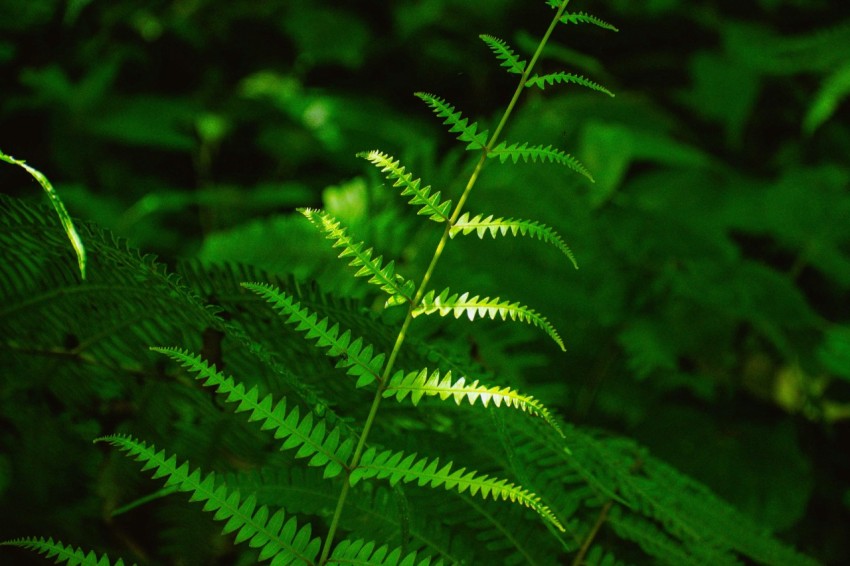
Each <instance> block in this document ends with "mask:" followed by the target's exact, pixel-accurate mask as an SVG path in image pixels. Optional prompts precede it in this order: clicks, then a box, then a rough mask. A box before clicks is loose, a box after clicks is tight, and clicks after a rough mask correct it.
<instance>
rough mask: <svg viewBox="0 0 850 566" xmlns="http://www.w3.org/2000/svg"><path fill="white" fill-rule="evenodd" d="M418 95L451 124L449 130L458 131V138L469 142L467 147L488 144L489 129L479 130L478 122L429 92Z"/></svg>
mask: <svg viewBox="0 0 850 566" xmlns="http://www.w3.org/2000/svg"><path fill="white" fill-rule="evenodd" d="M416 96H417V98H420V99H421V100H423V101H425V104H427V105H428V106H430V107H431V110H433V111H434V114H436V115H437V116H439V117H440V118H443V119H444V121H443V124H445V125H447V126H451V127H450V128H449V132H452V133H457V135H458V136H457V139H459V140H460V141H463V142H467V146H466V149H472V150H475V149H484V146H486V145H487V134H488V132H487V130H482V131H481V132H479V131H478V123H477V122H472V123H469V119H467V118H464V117H463V116H462V115H461V113H460V112H457V111H456V110H455V108H454V106H452V105H451V104H449V103H448V102H446V101H445V100H443V99H442V98H440V97H438V96H434V95H433V94H428V93H427V92H417V93H416Z"/></svg>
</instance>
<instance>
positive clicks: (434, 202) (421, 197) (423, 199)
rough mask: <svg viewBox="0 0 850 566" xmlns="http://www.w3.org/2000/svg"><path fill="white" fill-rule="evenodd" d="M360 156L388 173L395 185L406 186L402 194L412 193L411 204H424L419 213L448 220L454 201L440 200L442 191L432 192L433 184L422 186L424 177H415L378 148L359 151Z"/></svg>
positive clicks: (436, 218)
mask: <svg viewBox="0 0 850 566" xmlns="http://www.w3.org/2000/svg"><path fill="white" fill-rule="evenodd" d="M357 156H358V157H362V158H363V159H366V160H367V161H369V162H370V163H372V164H373V165H375V166H377V167H379V168H380V169H381V173H386V174H387V179H389V180H390V181H395V183H393V187H404V188H403V190H402V191H401V195H402V196H407V195H412V196H411V198H410V200H409V201H407V202H408V203H409V204H414V205H422V208H420V209H419V212H418V213H417V214H420V215H424V216H428V218H430V219H431V220H434V221H436V222H448V221H449V215H450V214H451V209H452V201H450V200H447V201H445V202H441V201H440V191H437V192H435V193H434V194H431V185H427V186H425V187H424V188H422V187H421V184H422V179H416V180H414V179H413V175H412V174H411V173H406V172H405V170H404V167H402V166H401V162H400V161H397V160H394V159H393V158H392V157H391V156H389V155H387V154H386V153H383V152H380V151H378V150H372V151H370V152H368V153H358V154H357Z"/></svg>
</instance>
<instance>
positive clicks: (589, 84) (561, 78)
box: [525, 71, 614, 97]
mask: <svg viewBox="0 0 850 566" xmlns="http://www.w3.org/2000/svg"><path fill="white" fill-rule="evenodd" d="M556 83H557V84H561V83H572V84H577V85H579V86H583V87H586V88H589V89H590V90H595V91H597V92H603V93H605V94H607V95H608V96H611V97H613V96H614V93H613V92H611V91H610V90H608V89H607V88H605V87H604V86H602V85H601V84H599V83H595V82H593V81H591V80H590V79H586V78H585V77H583V76H581V75H575V74H573V73H565V72H563V71H560V72H557V73H549V74H546V75H534V76H533V77H531V78H530V79H528V80H527V81H525V86H527V87H531V86H537V87H540V89H541V90H544V89H545V88H546V86H548V85H553V84H556Z"/></svg>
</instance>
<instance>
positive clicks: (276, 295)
mask: <svg viewBox="0 0 850 566" xmlns="http://www.w3.org/2000/svg"><path fill="white" fill-rule="evenodd" d="M242 287H244V288H246V289H248V290H250V291H253V292H255V293H257V294H258V295H260V296H261V297H263V298H264V299H265V300H266V301H268V302H269V303H271V305H272V307H274V308H275V309H276V310H277V311H279V312H281V313H282V314H284V315H287V316H288V318H287V319H286V322H287V324H294V325H295V330H298V331H299V332H305V331H306V332H307V336H306V337H307V339H308V340H310V339H316V341H317V344H318V345H319V346H320V347H322V348H329V349H328V351H327V352H326V353H327V355H328V356H330V357H336V356H340V358H339V360H338V361H337V363H336V367H338V368H348V369H347V370H346V373H348V374H349V375H353V376H354V377H356V378H357V387H364V386H366V385H369V384H370V383H372V382H373V381H375V380H377V381H378V382H379V383H380V382H381V370H382V369H383V366H384V358H386V356H385V355H384V354H383V353H381V354H377V355H375V354H374V348H373V347H372V345H371V344H368V345H366V346H365V347H364V345H363V339H362V338H355V339H354V340H353V341H352V339H351V331H350V330H346V331H345V332H343V333H342V334H340V332H339V331H340V328H339V324H334V325H333V326H331V327H330V328H329V327H328V325H329V322H328V319H327V317H325V318H323V319H322V320H319V315H317V314H316V313H314V312H310V310H309V309H306V308H304V307H302V306H301V304H300V303H298V302H296V301H295V299H294V298H292V297H290V296H289V295H287V294H286V293H283V292H282V291H280V289H277V288H276V287H275V286H273V285H269V284H267V283H242Z"/></svg>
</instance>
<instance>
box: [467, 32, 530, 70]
mask: <svg viewBox="0 0 850 566" xmlns="http://www.w3.org/2000/svg"><path fill="white" fill-rule="evenodd" d="M478 37H480V38H481V40H482V41H483V42H484V43H486V44H487V47H489V48H490V50H491V51H492V52H493V53H495V54H496V58H497V59H499V60H500V61H501V62H502V63H501V66H502V67H506V68H507V69H508V72H510V73H516V74H517V75H521V74H523V73H524V72H525V61H520V59H519V55H517V54H516V53H515V52H514V51H513V49H511V48H510V47H509V46H508V44H507V42H505V41H502V40H501V39H499V38H498V37H493V36H492V35H479V36H478Z"/></svg>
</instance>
